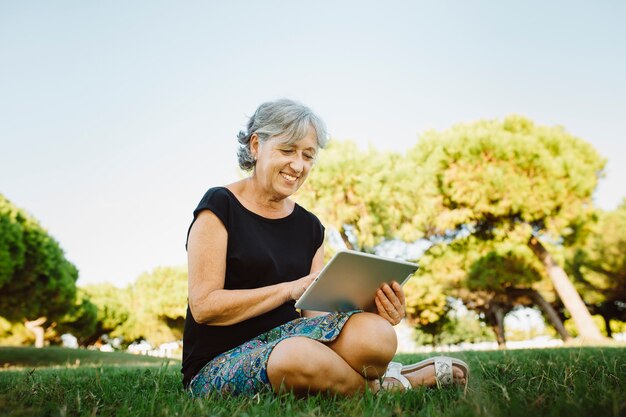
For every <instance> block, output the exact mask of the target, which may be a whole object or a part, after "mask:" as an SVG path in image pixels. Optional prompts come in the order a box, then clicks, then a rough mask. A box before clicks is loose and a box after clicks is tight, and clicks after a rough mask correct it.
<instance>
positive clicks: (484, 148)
mask: <svg viewBox="0 0 626 417" xmlns="http://www.w3.org/2000/svg"><path fill="white" fill-rule="evenodd" d="M408 158H409V159H410V160H411V161H412V162H413V164H414V166H415V167H416V170H418V169H419V170H421V171H422V172H423V173H424V174H425V176H424V178H426V179H428V181H429V182H430V185H428V186H426V187H424V190H425V191H426V192H431V191H434V192H435V194H434V196H433V197H434V199H431V200H429V201H431V202H433V201H434V202H435V206H434V207H433V208H432V209H431V211H430V213H431V214H432V216H430V218H428V219H427V220H426V222H425V223H424V224H418V225H416V226H417V227H418V228H421V229H423V230H427V231H429V233H430V236H438V237H440V238H445V239H456V238H459V237H463V236H467V235H468V234H469V235H473V236H476V237H478V238H480V239H484V240H488V241H494V242H498V241H501V242H506V241H507V239H509V238H510V236H516V237H517V238H518V239H519V238H520V237H521V238H522V239H523V240H524V241H525V242H526V245H527V246H528V248H530V249H531V250H532V252H533V253H534V254H535V256H536V257H537V259H539V260H540V261H541V263H542V264H543V267H544V269H545V271H546V273H547V275H548V276H549V277H550V279H551V281H552V283H553V285H554V289H555V290H556V292H557V293H558V295H559V297H560V299H561V300H562V302H563V304H564V305H565V307H566V308H567V310H568V311H569V313H570V314H571V316H572V318H573V319H574V321H575V323H576V326H577V329H578V332H579V334H580V335H581V336H583V337H584V338H586V339H601V338H602V336H601V334H600V332H599V330H598V328H597V326H596V325H595V323H594V322H593V320H592V318H591V315H590V314H589V311H588V309H587V307H586V306H585V304H584V302H583V301H582V299H581V297H580V295H579V294H578V292H577V291H576V289H575V288H574V286H573V284H572V282H571V281H570V280H569V279H568V277H567V275H566V273H565V272H564V270H563V268H562V266H561V265H560V264H559V262H558V261H557V260H556V259H555V258H554V257H553V256H552V254H551V253H550V251H549V248H550V247H551V246H552V245H559V244H560V242H562V241H563V240H564V239H567V238H568V236H569V235H570V234H571V233H572V231H573V230H574V228H575V226H576V225H577V224H579V223H580V222H581V221H583V219H585V218H586V217H587V216H588V213H589V210H590V209H591V206H592V202H591V197H592V193H593V191H594V189H595V188H596V185H597V181H598V178H599V176H600V175H601V172H602V169H603V167H604V163H605V161H604V159H603V158H601V157H600V156H599V155H598V153H597V152H596V151H595V149H593V147H592V146H591V145H590V144H588V143H587V142H585V141H583V140H581V139H578V138H576V137H574V136H572V135H570V134H569V133H567V132H566V131H565V129H563V128H561V127H545V126H538V125H535V124H534V123H533V122H532V121H530V120H529V119H526V118H524V117H520V116H509V117H507V118H505V119H504V120H486V121H479V122H475V123H470V124H459V125H456V126H454V127H452V128H451V129H448V130H445V131H443V132H436V131H429V132H427V133H426V134H424V135H423V136H422V138H421V139H420V141H419V142H418V143H417V145H416V146H415V147H414V148H413V149H412V150H411V151H410V152H409V153H408ZM416 191H417V190H416Z"/></svg>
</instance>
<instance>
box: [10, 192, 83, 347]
mask: <svg viewBox="0 0 626 417" xmlns="http://www.w3.org/2000/svg"><path fill="white" fill-rule="evenodd" d="M0 231H1V232H2V234H1V235H0V315H1V316H3V317H5V318H6V319H8V320H9V321H21V320H25V321H26V323H25V325H26V327H27V328H29V329H31V330H32V331H33V332H35V334H36V336H37V338H36V346H38V347H41V346H43V331H44V329H43V325H44V323H46V322H50V323H51V322H54V321H55V320H56V319H58V318H60V317H62V316H63V315H64V314H65V313H66V312H67V311H68V310H70V309H71V306H72V304H73V303H74V300H75V297H76V279H77V278H78V270H77V269H76V267H74V265H73V264H72V263H70V262H69V261H68V260H67V259H65V256H64V253H63V250H62V249H61V247H60V246H59V244H58V242H57V241H56V240H55V239H54V238H53V237H52V236H50V235H49V234H48V233H47V232H46V231H45V230H44V229H43V228H42V227H41V226H40V225H39V223H38V222H37V221H36V220H35V219H34V218H33V217H31V216H30V215H28V214H27V213H26V212H24V211H23V210H21V209H19V208H17V207H15V206H14V205H13V204H12V203H11V202H10V201H9V200H7V199H6V198H5V197H4V196H3V195H1V194H0Z"/></svg>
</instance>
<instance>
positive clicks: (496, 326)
mask: <svg viewBox="0 0 626 417" xmlns="http://www.w3.org/2000/svg"><path fill="white" fill-rule="evenodd" d="M409 283H415V284H414V286H415V288H413V287H412V286H409ZM409 283H407V286H406V287H405V291H406V293H407V311H408V313H409V316H415V315H417V316H418V317H419V318H420V319H421V320H419V324H420V325H421V326H422V327H423V328H425V329H426V330H425V331H428V329H429V328H432V326H435V327H436V326H438V325H439V326H441V331H442V332H443V330H444V324H446V323H444V322H442V323H441V324H437V321H438V320H439V316H440V315H441V313H442V312H443V313H446V314H448V313H447V312H446V310H445V309H442V308H441V306H442V304H441V300H443V298H444V297H452V298H454V299H457V300H461V301H462V302H463V304H464V305H465V306H466V307H467V308H469V309H470V310H473V311H475V312H476V313H478V314H479V315H480V317H482V320H483V321H484V322H485V323H486V324H488V325H489V326H491V327H492V329H493V331H494V334H495V335H496V340H497V341H498V344H499V346H500V347H504V346H505V343H506V336H505V329H504V317H505V315H506V314H507V313H508V312H510V311H511V310H513V309H515V308H516V307H520V306H529V305H537V306H539V307H540V308H541V309H542V310H543V312H544V314H545V316H546V318H547V319H548V320H549V321H550V322H551V323H552V325H553V326H554V327H555V328H556V329H557V330H558V331H559V334H560V335H561V337H562V338H563V339H564V340H567V339H568V338H569V334H568V333H567V332H566V331H565V328H564V326H563V323H562V321H561V319H560V318H559V317H558V315H557V313H556V312H555V310H554V309H553V308H552V306H551V305H550V304H549V303H548V302H547V301H546V299H545V298H544V296H543V295H542V293H549V289H548V287H547V285H546V284H547V278H546V276H545V273H543V272H542V265H541V263H540V262H539V260H537V259H536V257H535V256H534V255H533V253H532V252H531V251H530V249H529V248H528V247H527V246H526V245H525V244H522V243H520V242H516V241H515V239H513V238H510V239H508V240H507V241H504V242H493V241H485V240H483V239H479V238H477V237H476V236H473V235H468V236H465V237H463V238H457V239H455V240H453V241H451V242H440V243H438V244H435V245H433V246H432V247H431V248H429V250H428V251H427V252H426V253H425V254H424V255H423V256H422V258H421V259H420V269H419V270H418V271H417V274H416V277H415V278H414V279H413V280H411V281H410V282H409ZM431 289H432V290H434V291H433V294H438V296H437V297H438V298H439V299H440V302H439V304H434V303H431V305H429V304H428V300H429V299H432V298H433V297H434V295H433V294H430V293H429V291H430V290H431ZM434 313H436V314H434ZM424 318H426V320H424ZM433 319H434V322H433ZM424 326H426V327H424Z"/></svg>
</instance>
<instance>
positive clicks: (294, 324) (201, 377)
mask: <svg viewBox="0 0 626 417" xmlns="http://www.w3.org/2000/svg"><path fill="white" fill-rule="evenodd" d="M356 312H357V311H351V312H347V313H330V314H327V315H324V316H317V317H311V318H304V317H302V318H299V319H295V320H292V321H290V322H288V323H285V324H283V325H281V326H278V327H275V328H273V329H272V330H270V331H268V332H265V333H263V334H261V335H259V336H257V337H255V338H254V339H251V340H249V341H247V342H245V343H243V344H242V345H239V346H237V347H235V348H233V349H231V350H229V351H226V352H224V353H222V354H220V355H218V356H216V357H215V358H213V359H212V360H211V361H210V362H209V363H207V364H206V365H205V366H204V367H203V368H202V369H201V370H200V372H198V374H197V375H196V376H194V377H193V379H192V380H191V382H190V383H189V391H190V394H191V396H193V397H204V396H206V395H208V394H209V393H222V394H233V395H242V394H243V395H250V396H253V395H254V394H256V393H257V392H261V391H264V390H271V388H272V387H271V385H270V381H269V378H268V376H267V360H268V358H269V356H270V353H272V349H274V346H276V345H277V344H278V343H279V342H281V341H283V340H285V339H288V338H290V337H295V336H301V337H308V338H310V339H314V340H318V341H320V342H332V341H333V340H335V339H336V338H337V336H339V334H340V333H341V329H342V328H343V326H344V324H345V323H346V321H347V320H348V319H349V318H350V316H352V314H354V313H356Z"/></svg>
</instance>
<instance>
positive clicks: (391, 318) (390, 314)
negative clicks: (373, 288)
mask: <svg viewBox="0 0 626 417" xmlns="http://www.w3.org/2000/svg"><path fill="white" fill-rule="evenodd" d="M374 301H375V302H376V307H377V308H378V311H379V312H380V313H381V314H380V315H381V317H383V318H384V319H386V320H387V321H388V322H389V323H391V324H392V325H393V326H395V325H396V324H398V323H400V320H402V317H403V316H402V314H401V312H399V311H398V310H396V308H395V306H394V305H393V304H392V303H391V302H390V301H389V300H388V299H387V297H386V296H385V295H384V293H383V292H382V290H378V293H377V295H376V298H375V299H374Z"/></svg>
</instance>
